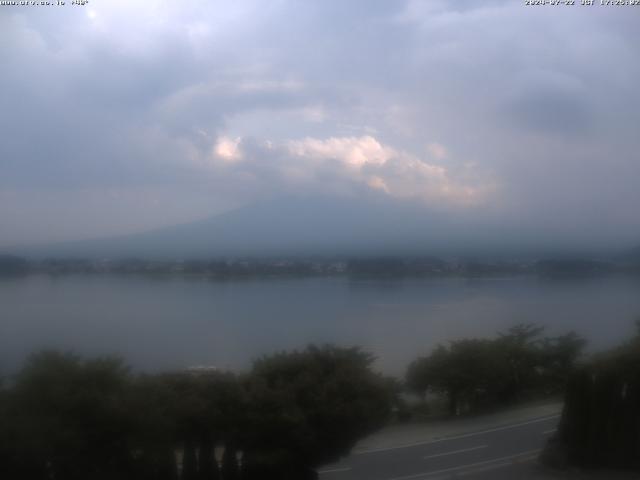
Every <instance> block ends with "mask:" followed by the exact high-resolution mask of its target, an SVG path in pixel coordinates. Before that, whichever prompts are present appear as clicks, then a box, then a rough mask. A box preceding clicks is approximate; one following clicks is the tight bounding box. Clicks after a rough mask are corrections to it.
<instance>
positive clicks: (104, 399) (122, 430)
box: [6, 352, 131, 480]
mask: <svg viewBox="0 0 640 480" xmlns="http://www.w3.org/2000/svg"><path fill="white" fill-rule="evenodd" d="M129 381H130V378H129V373H128V370H127V369H126V367H124V365H123V364H122V363H121V362H120V361H119V360H116V359H110V358H101V359H96V360H91V361H83V360H81V359H80V358H79V357H76V356H74V355H71V354H60V353H55V352H43V353H40V354H37V355H33V356H32V357H31V358H30V359H29V360H28V362H27V364H26V366H25V367H24V368H23V370H22V371H21V372H20V373H19V375H18V376H17V379H16V383H15V386H14V388H13V390H12V392H10V394H9V398H8V401H7V407H6V408H7V416H8V417H9V418H10V419H11V421H10V422H9V427H8V429H9V431H10V435H11V438H12V449H13V452H12V455H13V461H12V462H11V463H12V464H11V465H10V466H9V468H10V469H12V470H13V471H14V472H15V473H19V474H18V475H16V476H15V477H14V478H52V477H55V478H65V479H67V480H75V479H84V478H89V477H90V478H94V479H111V478H113V479H116V478H128V477H127V475H128V473H130V467H131V456H130V448H129V447H128V444H127V440H128V437H129V434H130V432H131V422H130V420H131V419H130V417H129V415H128V411H127V407H126V403H125V401H124V399H125V395H124V394H125V391H126V389H127V386H128V384H129Z"/></svg>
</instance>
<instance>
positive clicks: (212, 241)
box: [11, 196, 575, 259]
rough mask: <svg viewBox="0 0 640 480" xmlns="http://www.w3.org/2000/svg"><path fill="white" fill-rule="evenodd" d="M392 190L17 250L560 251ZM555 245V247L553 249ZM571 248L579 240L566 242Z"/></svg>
mask: <svg viewBox="0 0 640 480" xmlns="http://www.w3.org/2000/svg"><path fill="white" fill-rule="evenodd" d="M543 234H544V235H547V233H546V232H542V233H541V230H540V229H536V228H534V227H533V226H523V225H516V226H512V227H511V228H510V227H508V226H505V225H504V224H500V223H498V222H497V221H492V220H491V219H487V218H486V217H485V218H476V216H475V215H474V212H473V211H472V210H470V211H468V212H466V213H465V212H461V211H457V212H456V214H455V215H450V214H447V213H446V212H443V211H436V210H434V209H428V208H425V206H424V205H423V204H417V203H415V202H409V201H400V200H393V199H391V198H390V197H387V196H374V197H368V198H365V199H356V198H353V197H340V198H338V197H324V196H321V197H283V198H277V199H273V200H270V201H264V202H259V203H256V204H252V205H248V206H245V207H243V208H240V209H237V210H234V211H231V212H227V213H225V214H222V215H216V216H214V217H211V218H209V219H206V220H202V221H199V222H195V223H190V224H184V225H176V226H173V227H168V228H162V229H158V230H153V231H149V232H146V233H142V234H138V235H127V236H120V237H112V238H102V239H96V240H88V241H79V242H68V243H63V244H57V245H47V246H41V247H38V248H28V249H26V248H25V249H14V251H12V252H11V253H15V254H18V255H24V256H27V257H30V258H34V257H35V258H38V257H39V258H43V257H60V258H146V259H198V258H215V257H230V256H236V257H238V256H286V257H295V256H310V255H322V256H334V255H339V256H343V257H344V256H351V257H353V256H366V255H389V254H391V255H414V254H415V255H434V256H443V255H444V256H467V257H468V258H469V257H473V256H474V255H477V256H479V257H482V258H487V257H490V256H496V257H500V256H510V255H514V256H515V255H522V254H523V253H528V254H531V255H539V254H540V255H543V256H544V255H546V256H549V255H551V256H553V254H555V253H556V251H560V250H559V249H558V247H559V243H558V242H557V241H556V240H557V239H553V238H544V237H543V236H542V235H543ZM553 249H556V251H554V250H553ZM565 250H571V251H572V252H574V251H575V246H574V245H573V244H571V243H569V242H566V243H565Z"/></svg>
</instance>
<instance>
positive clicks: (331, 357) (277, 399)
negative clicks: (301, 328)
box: [244, 346, 392, 480]
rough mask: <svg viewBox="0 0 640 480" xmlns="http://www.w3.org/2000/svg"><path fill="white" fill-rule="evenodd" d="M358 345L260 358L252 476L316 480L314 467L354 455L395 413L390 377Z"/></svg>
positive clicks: (253, 403)
mask: <svg viewBox="0 0 640 480" xmlns="http://www.w3.org/2000/svg"><path fill="white" fill-rule="evenodd" d="M372 362H373V357H372V356H371V355H369V354H367V353H365V352H362V351H361V350H360V349H357V348H337V347H330V346H325V347H316V346H310V347H308V348H307V349H306V350H304V351H295V352H292V353H280V354H276V355H272V356H269V357H263V358H261V359H260V360H258V361H256V362H255V364H254V367H253V370H252V372H251V375H250V377H249V378H248V380H247V389H248V392H249V398H250V408H249V412H250V413H249V417H248V422H249V424H248V427H249V428H248V430H247V436H246V437H245V438H244V442H245V447H246V450H247V468H248V469H249V472H248V474H249V475H250V476H251V478H254V477H255V478H296V479H301V480H302V479H304V478H315V475H316V474H315V468H316V467H317V466H319V465H321V464H324V463H328V462H331V461H335V460H337V459H338V458H339V457H340V456H342V455H345V454H347V453H348V452H349V451H350V449H351V448H352V447H353V445H354V444H355V442H356V441H357V440H358V439H360V438H361V437H363V436H364V435H367V434H368V433H371V432H373V431H374V430H376V429H377V428H379V427H380V426H382V425H383V423H384V422H385V420H386V419H387V417H388V415H389V413H390V405H391V400H392V399H391V394H390V392H389V390H388V388H387V386H388V382H386V381H385V379H384V378H383V377H381V376H380V375H378V374H376V373H374V372H373V371H372V370H371V364H372Z"/></svg>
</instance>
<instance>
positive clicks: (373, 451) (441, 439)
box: [352, 414, 560, 455]
mask: <svg viewBox="0 0 640 480" xmlns="http://www.w3.org/2000/svg"><path fill="white" fill-rule="evenodd" d="M554 418H560V414H558V415H550V416H548V417H542V418H536V419H534V420H529V421H527V422H521V423H514V424H511V425H505V426H502V427H496V428H490V429H488V430H482V431H479V432H471V433H465V434H462V435H455V436H453V437H443V438H438V439H436V440H426V441H423V442H414V443H405V444H404V445H397V446H395V447H386V448H372V449H370V450H361V451H359V452H353V454H352V455H364V454H367V453H378V452H388V451H391V450H400V449H402V448H411V447H418V446H420V445H431V444H434V443H440V442H448V441H450V440H458V439H460V438H469V437H474V436H476V435H484V434H485V433H493V432H499V431H501V430H509V429H511V428H518V427H524V426H525V425H532V424H534V423H540V422H546V421H547V420H553V419H554Z"/></svg>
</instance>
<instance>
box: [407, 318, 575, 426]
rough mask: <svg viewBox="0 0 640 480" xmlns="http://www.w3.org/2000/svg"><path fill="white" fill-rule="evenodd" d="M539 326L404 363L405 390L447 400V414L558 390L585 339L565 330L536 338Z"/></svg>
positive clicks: (458, 345) (459, 344)
mask: <svg viewBox="0 0 640 480" xmlns="http://www.w3.org/2000/svg"><path fill="white" fill-rule="evenodd" d="M542 332H543V328H541V327H537V326H535V325H531V324H524V325H516V326H514V327H512V328H510V329H509V330H508V331H507V332H505V333H500V334H499V336H498V338H496V339H491V340H488V339H462V340H456V341H453V342H451V343H450V344H449V345H448V346H443V345H438V346H437V347H436V348H435V349H434V350H433V352H432V353H431V354H430V355H428V356H425V357H420V358H418V359H417V360H415V361H414V362H412V363H411V364H410V365H409V368H408V369H407V373H406V376H405V379H406V385H407V387H408V388H409V389H410V390H411V391H413V392H415V393H417V394H419V395H421V396H422V397H423V398H424V396H425V394H426V392H427V391H431V392H436V393H440V394H442V395H444V396H445V397H446V398H447V399H448V403H449V414H451V415H455V414H459V413H461V412H462V411H474V410H477V409H479V408H482V407H489V406H493V405H498V404H505V403H509V402H514V401H519V400H522V399H523V398H527V397H531V396H537V395H543V394H544V395H549V394H551V393H556V392H558V391H560V390H561V388H562V387H563V385H564V382H565V381H566V379H567V377H568V375H569V372H570V371H571V369H572V367H573V365H574V364H575V362H576V361H577V359H578V358H579V356H580V354H581V352H582V349H583V348H584V345H585V341H584V340H583V339H582V338H580V337H579V336H578V335H576V334H575V333H573V332H571V333H568V334H566V335H561V336H559V337H547V338H544V339H541V338H540V335H541V334H542Z"/></svg>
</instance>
